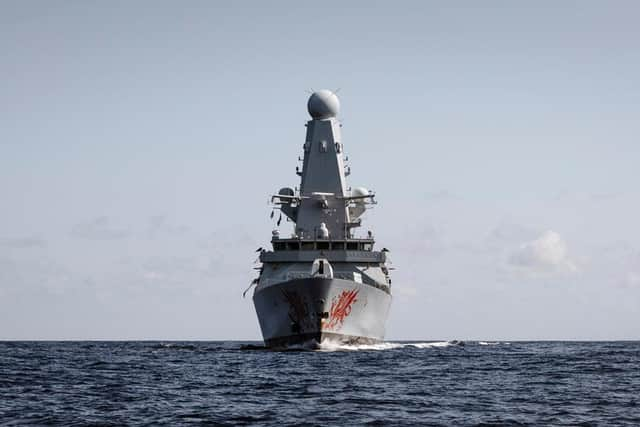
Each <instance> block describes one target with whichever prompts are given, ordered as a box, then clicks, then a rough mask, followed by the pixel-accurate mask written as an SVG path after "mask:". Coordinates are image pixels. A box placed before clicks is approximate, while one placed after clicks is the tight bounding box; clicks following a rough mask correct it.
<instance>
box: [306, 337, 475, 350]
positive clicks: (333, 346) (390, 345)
mask: <svg viewBox="0 0 640 427" xmlns="http://www.w3.org/2000/svg"><path fill="white" fill-rule="evenodd" d="M463 345H464V341H457V340H453V341H435V342H408V343H398V342H382V343H378V344H341V343H336V342H331V341H325V342H323V343H322V344H321V345H320V348H318V349H317V350H320V351H382V350H396V349H400V348H420V349H425V348H445V347H459V346H463Z"/></svg>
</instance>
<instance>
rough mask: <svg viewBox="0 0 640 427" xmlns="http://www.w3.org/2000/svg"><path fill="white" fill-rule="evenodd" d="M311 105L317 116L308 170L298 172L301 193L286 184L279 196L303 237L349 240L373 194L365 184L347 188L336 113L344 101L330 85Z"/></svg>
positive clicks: (310, 133) (310, 129)
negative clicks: (352, 188) (351, 189)
mask: <svg viewBox="0 0 640 427" xmlns="http://www.w3.org/2000/svg"><path fill="white" fill-rule="evenodd" d="M307 109H308V111H309V114H310V115H311V120H309V121H308V122H307V123H306V127H307V134H306V138H305V143H304V145H303V150H304V158H303V163H302V171H298V175H300V177H301V179H300V191H299V194H295V193H294V191H293V190H292V189H290V188H283V189H281V190H280V191H279V193H278V195H276V196H274V200H275V201H276V203H277V204H279V205H280V209H281V210H282V212H283V213H284V214H285V215H287V216H288V217H289V218H290V219H291V220H293V221H294V222H295V223H296V227H295V234H296V235H297V236H298V238H301V239H311V240H315V239H318V238H320V239H327V238H328V239H331V240H344V239H348V238H350V237H351V231H350V230H351V228H353V227H357V226H359V225H360V222H359V220H356V219H357V217H358V216H360V215H361V214H362V212H364V205H365V204H366V201H367V200H372V198H373V194H371V193H369V192H368V191H367V190H364V189H355V190H357V191H355V190H354V191H353V192H351V191H348V190H347V183H346V176H347V175H348V172H347V171H346V170H345V159H344V154H343V151H344V150H343V145H342V138H341V133H340V128H341V124H340V122H339V121H338V119H337V118H336V116H337V115H338V112H339V110H340V101H339V99H338V97H337V96H336V94H335V93H333V92H331V91H329V90H320V91H318V92H314V93H313V94H312V95H311V97H310V98H309V102H308V103H307ZM352 193H353V194H352Z"/></svg>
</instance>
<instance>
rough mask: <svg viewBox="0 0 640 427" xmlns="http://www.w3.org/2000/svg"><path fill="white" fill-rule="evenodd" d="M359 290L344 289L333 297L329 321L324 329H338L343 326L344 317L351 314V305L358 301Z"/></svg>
mask: <svg viewBox="0 0 640 427" xmlns="http://www.w3.org/2000/svg"><path fill="white" fill-rule="evenodd" d="M356 296H358V290H357V289H354V290H351V291H342V293H341V294H340V295H337V296H335V297H333V300H332V301H331V311H329V321H328V322H327V323H326V324H325V327H324V329H327V330H338V329H340V328H341V327H342V324H343V323H344V319H345V318H347V317H348V316H349V314H351V306H352V305H353V303H355V302H356V301H358V300H357V299H356Z"/></svg>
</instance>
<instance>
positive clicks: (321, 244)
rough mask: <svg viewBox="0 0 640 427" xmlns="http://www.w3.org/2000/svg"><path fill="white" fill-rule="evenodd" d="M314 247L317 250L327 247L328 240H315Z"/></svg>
mask: <svg viewBox="0 0 640 427" xmlns="http://www.w3.org/2000/svg"><path fill="white" fill-rule="evenodd" d="M316 248H317V249H318V250H323V249H329V242H317V243H316Z"/></svg>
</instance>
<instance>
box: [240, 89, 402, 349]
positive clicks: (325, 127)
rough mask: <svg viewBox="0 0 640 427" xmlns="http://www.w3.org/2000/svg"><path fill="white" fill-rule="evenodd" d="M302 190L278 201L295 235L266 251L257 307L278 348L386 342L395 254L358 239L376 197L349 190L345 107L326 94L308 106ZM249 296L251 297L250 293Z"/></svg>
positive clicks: (284, 192)
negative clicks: (390, 260)
mask: <svg viewBox="0 0 640 427" xmlns="http://www.w3.org/2000/svg"><path fill="white" fill-rule="evenodd" d="M307 109H308V111H309V114H310V115H311V120H309V121H308V122H307V123H306V125H305V126H306V128H307V129H306V139H305V142H304V145H303V147H302V148H303V153H304V154H303V157H302V158H300V157H299V158H298V160H299V161H301V162H302V169H300V167H297V168H296V173H297V175H298V176H299V177H300V186H299V188H298V187H296V188H295V189H293V188H289V187H285V188H282V189H280V190H279V191H278V193H277V194H275V195H273V196H271V199H270V203H271V204H272V209H273V210H272V212H271V217H272V218H273V215H274V212H275V211H278V210H279V211H280V214H279V215H280V216H279V219H278V221H277V223H278V226H280V222H281V220H282V215H284V216H285V217H286V218H288V220H287V221H289V222H292V223H293V224H294V229H293V233H292V234H291V235H289V236H281V235H280V231H279V229H275V230H273V232H272V239H271V245H272V250H264V249H262V248H260V249H258V252H260V256H259V262H260V263H261V265H259V266H258V267H256V269H257V270H259V277H258V278H256V279H254V281H253V282H252V285H255V289H254V293H253V302H254V305H255V309H256V313H257V316H258V322H259V324H260V329H261V331H262V336H263V339H264V343H265V345H266V346H267V347H270V348H287V347H291V346H297V345H303V346H305V347H306V346H310V347H313V348H322V347H323V346H327V345H335V344H338V345H341V344H373V343H377V342H381V341H382V340H383V339H384V334H385V323H386V320H387V316H388V313H389V308H390V305H391V278H390V276H389V268H388V267H387V264H388V263H387V253H388V250H387V249H386V248H383V249H382V250H381V251H377V250H374V236H373V233H372V232H371V231H368V232H367V233H366V235H365V236H364V237H356V235H355V230H356V229H357V228H358V227H360V226H361V225H362V215H363V214H364V213H365V211H366V210H367V209H368V208H370V207H372V206H373V205H374V204H376V201H375V198H374V196H375V195H374V193H373V192H371V191H369V190H367V189H365V188H362V187H354V188H350V187H348V186H347V182H346V177H347V176H348V175H349V174H350V167H348V166H347V165H346V162H347V161H348V158H347V157H346V156H345V155H344V146H343V143H342V138H341V135H340V128H341V127H342V124H341V123H340V122H339V121H338V119H337V115H338V113H339V110H340V101H339V99H338V97H337V96H336V94H335V93H334V92H331V91H329V90H320V91H317V92H314V93H313V94H312V95H311V97H310V98H309V100H308V103H307ZM250 287H251V286H250ZM245 292H246V291H245Z"/></svg>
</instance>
